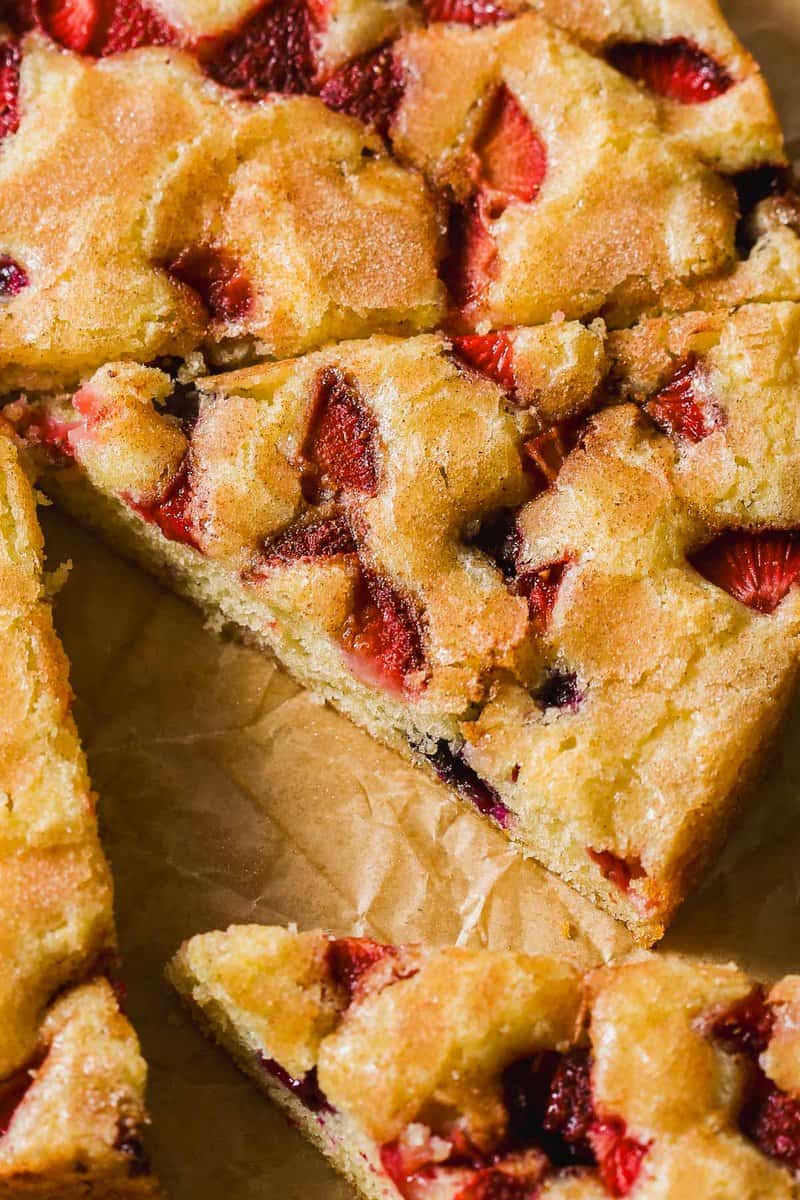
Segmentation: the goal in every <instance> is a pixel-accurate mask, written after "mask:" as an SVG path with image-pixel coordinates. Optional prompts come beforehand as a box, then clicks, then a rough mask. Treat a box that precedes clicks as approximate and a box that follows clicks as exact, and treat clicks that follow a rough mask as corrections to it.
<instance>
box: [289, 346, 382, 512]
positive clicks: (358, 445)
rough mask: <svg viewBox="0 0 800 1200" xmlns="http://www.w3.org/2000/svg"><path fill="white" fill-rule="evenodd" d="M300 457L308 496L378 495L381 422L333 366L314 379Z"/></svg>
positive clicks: (313, 499) (347, 380) (311, 499)
mask: <svg viewBox="0 0 800 1200" xmlns="http://www.w3.org/2000/svg"><path fill="white" fill-rule="evenodd" d="M302 457H303V459H304V462H305V463H306V464H307V465H306V468H305V471H304V476H303V491H304V494H305V496H306V499H308V500H309V501H311V502H312V503H316V502H317V501H318V500H319V498H320V496H321V495H323V494H326V493H330V494H333V495H336V494H337V493H339V492H360V493H361V494H362V495H364V496H374V495H375V494H376V493H377V491H378V483H379V474H380V472H379V450H378V426H377V423H376V421H375V418H374V416H373V415H372V413H371V412H370V410H369V408H368V407H367V405H366V404H365V403H364V401H363V399H362V398H361V396H360V394H359V392H358V388H357V387H356V385H355V383H354V382H353V381H352V380H351V379H349V378H348V377H347V376H346V375H343V374H342V372H341V371H338V370H337V369H336V368H335V367H326V368H325V369H324V370H323V371H321V372H320V374H319V376H318V377H317V382H316V396H315V399H314V407H313V413H312V417H311V425H310V429H309V433H308V436H307V437H306V441H305V445H304V446H303V453H302Z"/></svg>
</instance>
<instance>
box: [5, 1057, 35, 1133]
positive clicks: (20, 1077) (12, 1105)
mask: <svg viewBox="0 0 800 1200" xmlns="http://www.w3.org/2000/svg"><path fill="white" fill-rule="evenodd" d="M35 1078H36V1075H35V1067H25V1068H24V1069H23V1070H22V1071H17V1072H16V1074H15V1075H12V1076H11V1078H10V1079H7V1080H5V1081H4V1082H3V1083H0V1138H2V1137H3V1136H4V1134H6V1133H8V1130H9V1127H10V1125H11V1122H12V1120H13V1119H14V1114H15V1112H16V1111H17V1109H18V1108H19V1106H20V1104H21V1103H22V1101H23V1100H24V1099H25V1095H26V1093H27V1091H28V1088H29V1087H30V1086H31V1084H32V1083H33V1081H34V1079H35Z"/></svg>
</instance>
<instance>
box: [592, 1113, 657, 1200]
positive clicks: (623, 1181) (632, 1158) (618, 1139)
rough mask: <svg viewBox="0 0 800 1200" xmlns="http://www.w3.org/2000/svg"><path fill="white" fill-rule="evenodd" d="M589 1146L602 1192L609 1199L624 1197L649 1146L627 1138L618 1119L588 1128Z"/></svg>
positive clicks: (639, 1168)
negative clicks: (598, 1172)
mask: <svg viewBox="0 0 800 1200" xmlns="http://www.w3.org/2000/svg"><path fill="white" fill-rule="evenodd" d="M589 1142H590V1143H591V1146H592V1149H593V1150H594V1153H595V1157H596V1158H597V1165H598V1168H599V1170H600V1178H601V1179H602V1181H603V1184H604V1186H605V1188H606V1191H608V1192H610V1194H611V1195H612V1196H627V1195H628V1194H629V1192H630V1191H631V1189H632V1188H633V1185H634V1184H635V1183H636V1180H637V1179H638V1177H639V1172H640V1171H641V1169H642V1160H643V1158H644V1156H645V1155H646V1154H647V1151H648V1149H649V1146H648V1145H643V1144H642V1143H641V1142H638V1141H637V1140H636V1139H635V1138H632V1137H630V1136H629V1135H628V1132H627V1129H626V1126H625V1122H624V1121H623V1120H621V1119H620V1118H619V1117H610V1118H609V1119H607V1120H602V1121H597V1122H596V1123H595V1124H594V1125H592V1127H591V1129H590V1130H589Z"/></svg>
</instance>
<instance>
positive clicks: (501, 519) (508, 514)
mask: <svg viewBox="0 0 800 1200" xmlns="http://www.w3.org/2000/svg"><path fill="white" fill-rule="evenodd" d="M517 512H518V509H516V508H504V509H501V510H500V511H499V512H496V513H492V514H491V515H490V516H488V517H486V518H485V520H483V521H482V522H481V524H480V526H479V527H478V529H477V531H476V532H475V533H474V534H472V535H471V536H470V537H469V538H468V539H467V541H468V544H469V545H470V546H476V547H477V548H478V550H481V551H482V552H483V553H484V554H485V555H486V556H487V558H490V559H491V560H492V562H493V563H494V564H495V565H496V566H497V567H498V568H499V569H500V571H502V573H503V577H504V578H505V579H513V578H514V577H515V575H516V573H517V559H518V557H519V553H520V549H521V546H522V536H521V534H520V531H519V527H518V525H517Z"/></svg>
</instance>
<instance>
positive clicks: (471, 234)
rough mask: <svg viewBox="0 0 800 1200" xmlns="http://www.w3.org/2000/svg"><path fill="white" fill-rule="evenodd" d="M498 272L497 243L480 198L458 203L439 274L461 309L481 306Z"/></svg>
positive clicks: (452, 212)
mask: <svg viewBox="0 0 800 1200" xmlns="http://www.w3.org/2000/svg"><path fill="white" fill-rule="evenodd" d="M496 273H497V246H496V245H495V241H494V238H493V237H492V235H491V233H490V232H489V227H488V225H487V223H486V217H485V214H484V209H483V205H482V203H481V201H480V199H477V200H473V201H472V202H471V203H470V204H467V205H461V204H455V205H453V207H452V208H451V210H450V218H449V221H448V226H447V252H446V254H445V257H444V259H443V260H442V263H441V265H440V268H439V275H440V277H441V279H442V282H443V283H444V285H445V287H446V288H447V290H448V292H449V293H450V297H451V299H452V301H453V304H454V305H455V306H456V307H457V308H460V309H467V308H470V307H471V306H473V305H477V304H478V303H480V301H481V300H482V298H483V294H484V292H485V291H486V288H487V287H488V286H489V283H490V282H491V280H492V279H493V278H494V277H495V275H496Z"/></svg>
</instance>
